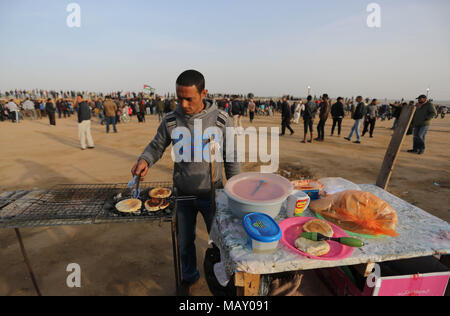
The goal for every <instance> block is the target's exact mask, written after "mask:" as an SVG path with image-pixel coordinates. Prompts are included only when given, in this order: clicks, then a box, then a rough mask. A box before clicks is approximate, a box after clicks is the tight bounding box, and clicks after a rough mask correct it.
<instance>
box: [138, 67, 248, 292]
mask: <svg viewBox="0 0 450 316" xmlns="http://www.w3.org/2000/svg"><path fill="white" fill-rule="evenodd" d="M176 91H177V96H178V100H179V105H178V107H177V109H176V110H175V111H174V112H170V113H168V114H167V115H166V116H165V117H164V119H163V120H162V123H161V125H160V126H159V128H158V132H157V134H156V136H155V138H154V139H153V141H152V142H151V143H150V144H149V145H148V147H147V148H146V149H145V151H144V153H143V154H142V155H141V156H140V157H139V161H138V163H137V164H135V165H134V166H133V168H132V170H131V173H132V175H137V174H141V180H143V179H144V177H145V176H146V175H147V173H148V171H149V168H150V167H152V166H153V165H154V164H155V163H156V162H157V161H158V160H159V159H160V158H161V157H162V155H163V153H164V151H165V150H166V148H167V147H169V145H170V144H173V145H174V154H175V155H176V156H177V158H176V159H175V160H176V161H175V164H174V173H173V181H174V186H175V187H176V188H177V190H178V195H179V196H190V197H192V199H190V200H187V201H179V202H178V210H177V215H178V227H179V237H180V255H181V264H182V276H183V284H182V290H185V291H186V293H185V294H188V293H189V288H190V286H191V285H192V284H194V283H196V282H197V281H198V280H199V278H200V273H199V270H198V268H197V256H196V249H195V230H196V222H197V221H196V219H197V214H198V212H199V211H200V212H201V213H202V215H203V219H204V220H205V223H206V227H207V230H208V233H209V232H210V230H211V226H212V222H213V219H214V215H215V214H213V211H212V201H211V181H210V164H209V162H207V161H205V160H204V158H206V157H204V158H202V155H203V153H204V150H203V149H204V146H205V145H206V144H207V143H208V141H209V139H210V138H209V137H208V136H207V135H205V134H207V133H205V130H206V129H208V130H209V129H210V128H218V129H219V130H221V131H222V134H223V137H222V144H221V149H222V150H223V162H216V167H215V175H214V182H215V183H216V185H215V186H216V188H220V187H223V184H222V171H223V167H224V168H225V173H226V177H227V179H230V178H231V177H233V176H235V175H237V174H239V173H240V170H241V169H240V164H239V163H238V162H237V159H236V151H235V152H234V155H233V156H232V158H230V155H229V153H226V150H225V149H226V148H227V146H226V137H225V135H226V129H227V128H229V127H232V126H233V123H232V121H231V119H230V118H229V116H228V114H227V113H226V112H224V111H221V110H219V109H218V108H217V106H216V105H211V104H210V103H207V102H204V99H205V97H206V95H207V93H208V90H206V89H205V79H204V77H203V75H202V74H201V73H199V72H198V71H195V70H188V71H185V72H183V73H182V74H181V75H180V76H179V77H178V79H177V82H176ZM179 131H184V132H185V133H184V134H182V135H181V136H183V137H182V138H181V137H179V136H180V135H179V134H180V133H179ZM187 131H189V132H190V134H189V135H186V132H187ZM177 133H178V134H177ZM200 133H201V135H199V134H200ZM204 135H205V136H204ZM172 137H173V138H172ZM197 138H198V139H197ZM180 142H181V143H185V144H187V145H188V146H183V148H181V149H180V148H179V144H180ZM189 149H192V151H189ZM181 151H186V152H188V153H186V152H183V153H181ZM205 151H206V150H205ZM180 154H181V155H182V157H181V158H182V159H180ZM199 155H200V160H199V159H198V157H199ZM191 158H193V159H191ZM193 161H195V162H193Z"/></svg>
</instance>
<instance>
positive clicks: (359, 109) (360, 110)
mask: <svg viewBox="0 0 450 316" xmlns="http://www.w3.org/2000/svg"><path fill="white" fill-rule="evenodd" d="M356 103H357V104H358V105H357V106H356V108H355V112H354V113H353V115H352V119H353V120H355V124H353V127H352V131H351V132H350V135H349V136H348V137H346V138H345V139H346V140H348V141H351V140H352V137H353V134H354V133H355V132H356V138H357V139H356V141H355V142H354V143H355V144H361V135H360V128H361V121H362V119H363V117H364V115H365V110H366V109H365V108H366V106H365V104H364V102H363V98H362V97H361V96H358V97H357V98H356Z"/></svg>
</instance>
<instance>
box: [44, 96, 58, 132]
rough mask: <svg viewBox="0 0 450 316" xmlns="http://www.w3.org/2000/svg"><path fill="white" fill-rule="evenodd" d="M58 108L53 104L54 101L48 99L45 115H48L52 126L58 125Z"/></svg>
mask: <svg viewBox="0 0 450 316" xmlns="http://www.w3.org/2000/svg"><path fill="white" fill-rule="evenodd" d="M55 112H56V106H55V104H54V103H53V102H52V99H50V98H49V99H47V103H45V113H46V114H47V115H48V119H49V121H50V126H55V125H56V119H55Z"/></svg>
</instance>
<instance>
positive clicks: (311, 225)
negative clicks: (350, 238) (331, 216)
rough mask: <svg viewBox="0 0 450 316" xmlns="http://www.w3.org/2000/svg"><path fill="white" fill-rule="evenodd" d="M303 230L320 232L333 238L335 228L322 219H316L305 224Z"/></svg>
mask: <svg viewBox="0 0 450 316" xmlns="http://www.w3.org/2000/svg"><path fill="white" fill-rule="evenodd" d="M303 230H304V231H305V232H307V233H319V234H322V235H324V236H327V237H330V238H333V236H334V231H333V228H331V226H330V225H329V224H328V223H326V222H324V221H321V220H320V219H314V220H312V221H309V222H307V223H306V224H305V225H303Z"/></svg>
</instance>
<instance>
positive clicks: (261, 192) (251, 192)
mask: <svg viewBox="0 0 450 316" xmlns="http://www.w3.org/2000/svg"><path fill="white" fill-rule="evenodd" d="M293 190H294V186H293V185H292V184H291V183H290V182H289V180H287V179H286V178H283V177H282V176H279V175H276V174H270V173H257V172H250V173H242V174H239V175H237V176H235V177H233V178H231V179H230V180H228V182H227V184H226V186H225V194H226V195H227V197H228V205H229V207H230V209H231V211H232V212H233V214H234V215H235V216H236V217H238V218H244V217H245V216H246V215H247V214H250V213H263V214H267V215H269V216H271V217H272V218H275V217H277V216H278V214H279V213H280V211H281V206H282V204H283V202H284V201H285V200H286V199H287V198H288V196H289V195H291V193H292V191H293Z"/></svg>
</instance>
